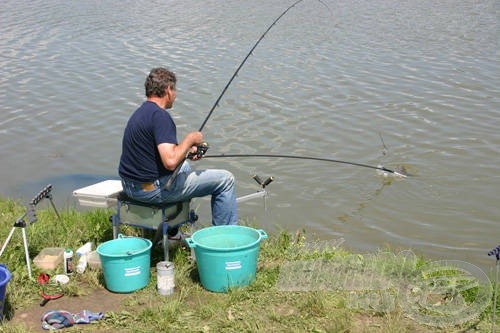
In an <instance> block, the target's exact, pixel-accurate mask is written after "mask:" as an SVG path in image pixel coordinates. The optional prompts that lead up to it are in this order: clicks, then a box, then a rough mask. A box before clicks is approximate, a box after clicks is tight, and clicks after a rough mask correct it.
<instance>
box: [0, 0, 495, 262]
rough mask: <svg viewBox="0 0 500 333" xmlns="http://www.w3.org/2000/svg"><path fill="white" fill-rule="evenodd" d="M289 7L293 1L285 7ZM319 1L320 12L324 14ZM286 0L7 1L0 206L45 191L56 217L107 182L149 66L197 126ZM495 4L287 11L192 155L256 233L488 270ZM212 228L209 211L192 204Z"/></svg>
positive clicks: (184, 124)
mask: <svg viewBox="0 0 500 333" xmlns="http://www.w3.org/2000/svg"><path fill="white" fill-rule="evenodd" d="M291 3H292V2H290V4H291ZM325 4H326V5H327V6H325ZM288 5H289V4H288V3H287V2H284V1H263V0H257V1H241V0H240V1H214V0H207V1H193V0H186V1H162V2H155V3H152V2H150V1H141V0H139V1H79V2H68V1H55V0H49V1H10V0H7V1H3V2H2V3H1V4H0V32H1V36H2V37H1V38H0V154H1V178H2V179H1V180H2V181H1V182H0V195H3V196H9V197H14V198H25V199H26V198H27V199H29V198H30V197H32V196H33V195H34V194H36V193H37V192H38V191H39V190H40V189H41V188H42V187H43V186H45V185H46V184H48V183H51V184H53V186H54V190H53V193H54V196H55V202H56V205H57V206H70V205H75V203H74V202H73V199H72V197H71V193H72V191H73V190H74V189H76V188H79V187H82V186H86V185H89V184H92V183H94V182H96V181H97V180H102V179H108V178H116V177H117V163H118V159H119V155H120V149H121V147H120V143H121V135H122V132H123V128H124V126H125V122H126V121H127V119H128V117H129V115H130V114H131V112H133V111H134V109H135V108H136V107H137V105H138V104H140V103H141V102H142V100H143V98H144V97H143V81H144V78H145V75H146V74H147V72H148V71H149V70H150V68H152V67H154V66H168V67H170V68H171V69H172V70H174V71H175V72H176V74H177V76H178V81H179V82H178V94H177V96H178V97H177V101H176V105H175V107H174V109H173V111H172V112H173V114H174V116H175V119H176V121H177V123H178V126H179V131H180V133H179V134H180V135H181V136H182V135H184V134H185V133H187V132H188V131H191V130H195V129H197V128H199V126H200V124H201V123H202V122H203V120H204V119H205V117H206V116H207V114H208V111H209V110H210V108H211V107H212V105H213V104H214V102H215V100H216V99H217V97H218V96H219V95H220V94H221V92H222V89H223V88H224V86H225V85H226V84H227V82H228V80H229V79H230V77H231V76H232V75H233V73H234V71H235V70H236V68H237V67H238V65H239V64H240V63H241V62H242V61H243V59H244V57H245V56H246V55H247V53H248V51H249V50H250V49H251V47H252V46H253V45H254V44H255V43H256V41H257V40H258V39H259V37H260V36H261V35H262V34H263V33H264V31H265V30H266V29H267V27H269V25H270V24H271V23H272V22H273V20H274V19H275V18H277V17H278V16H279V15H280V14H281V13H282V12H283V11H284V10H285V9H286V7H287V6H288ZM497 13H498V4H497V3H496V2H495V1H486V0H478V1H461V2H458V1H447V0H444V1H427V0H423V1H422V0H419V1H416V0H408V1H388V0H386V1H383V0H377V1H368V0H357V1H328V0H327V1H324V2H323V3H322V2H320V1H313V0H305V1H303V2H301V3H299V4H298V5H297V6H296V7H294V8H292V9H291V10H290V11H289V12H288V13H287V14H286V15H285V16H284V17H283V18H282V19H281V20H280V21H279V22H278V23H277V24H276V25H275V26H274V27H273V28H272V29H271V30H270V32H269V33H268V34H267V35H266V36H265V38H264V39H263V40H262V41H261V42H260V44H259V45H258V47H257V48H256V50H255V51H254V52H253V55H252V56H250V57H249V58H248V60H247V62H246V63H245V65H244V66H243V67H242V69H241V71H240V73H239V75H238V76H237V77H236V79H235V80H234V81H233V83H232V84H231V85H230V87H229V89H228V90H227V92H226V93H225V94H224V96H223V98H222V100H221V102H220V104H219V106H218V107H217V108H216V109H215V111H214V113H213V114H212V116H211V117H210V119H209V120H208V122H207V124H206V126H205V128H204V130H203V132H204V135H205V139H206V140H207V141H208V142H209V143H210V145H211V148H210V150H209V153H210V154H222V153H226V154H227V153H238V154H293V155H305V156H315V157H322V158H329V159H337V160H342V161H348V162H355V163H361V164H368V165H371V166H376V165H379V164H380V165H384V166H385V167H387V168H391V169H392V168H396V167H399V166H404V167H405V168H406V169H407V170H408V172H410V173H411V174H413V176H412V177H408V178H406V179H392V178H383V177H381V176H380V175H377V172H376V171H375V170H373V169H370V168H364V167H359V166H353V165H350V164H338V163H327V162H317V161H316V162H315V161H308V160H296V159H278V158H267V159H266V158H227V159H205V160H203V161H201V162H198V163H197V164H196V167H197V168H205V167H221V168H227V169H229V170H231V171H232V172H233V173H234V174H235V175H236V176H237V178H238V192H239V194H240V195H243V194H247V193H251V192H253V191H255V190H256V189H258V186H257V184H256V183H255V182H254V181H253V180H252V178H251V177H252V176H253V175H254V174H259V175H260V176H261V177H267V176H270V175H272V176H274V177H275V179H276V180H275V182H274V183H272V184H271V185H270V186H269V190H270V191H271V198H270V200H269V201H268V203H267V207H268V210H267V211H264V209H263V205H262V202H260V201H259V200H257V201H255V200H254V201H251V202H248V203H246V204H241V205H240V215H241V217H242V218H244V219H247V220H250V221H257V222H256V223H257V224H258V225H259V227H262V228H264V229H266V230H267V231H268V232H271V231H272V230H278V229H286V230H289V231H292V232H295V230H297V229H301V228H304V229H306V231H307V232H308V233H310V234H315V235H318V236H319V237H321V238H322V239H325V240H335V239H339V238H340V237H343V238H345V240H346V242H345V243H344V245H343V246H347V247H349V248H352V249H356V250H361V251H367V250H371V249H375V248H380V247H383V246H385V245H390V246H391V247H395V248H410V249H412V250H414V251H415V252H417V253H423V254H425V255H428V256H431V257H433V258H438V259H462V260H466V261H468V262H471V263H473V264H476V265H479V266H481V267H484V268H489V267H490V266H492V265H493V264H494V263H493V262H492V261H493V259H492V258H489V257H488V256H487V255H486V254H487V252H488V250H490V249H491V248H493V247H495V246H497V245H499V244H498V243H499V239H500V237H499V236H500V229H499V226H500V223H499V222H500V221H499V217H500V209H499V208H498V202H499V199H498V198H499V191H500V173H499V167H498V165H499V163H500V135H499V134H498V129H499V128H500V109H499V89H498V86H499V82H498V77H499V69H498V14H497ZM194 206H195V208H197V209H198V210H199V213H200V215H201V219H202V220H204V221H205V222H206V221H208V220H209V204H208V200H206V199H199V200H196V201H195V202H194Z"/></svg>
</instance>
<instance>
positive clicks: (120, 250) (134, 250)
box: [97, 234, 152, 293]
mask: <svg viewBox="0 0 500 333" xmlns="http://www.w3.org/2000/svg"><path fill="white" fill-rule="evenodd" d="M151 246H152V243H151V241H150V240H149V239H144V238H140V237H124V236H122V235H121V234H120V235H118V238H117V239H113V240H110V241H107V242H104V243H102V244H101V245H99V246H98V247H97V253H99V258H100V259H101V266H102V272H103V274H104V282H105V283H106V288H107V289H108V290H110V291H113V292H117V293H130V292H132V291H135V290H138V289H141V288H144V287H145V286H146V285H147V284H148V283H149V278H150V272H149V265H150V262H151Z"/></svg>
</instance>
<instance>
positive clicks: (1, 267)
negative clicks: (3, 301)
mask: <svg viewBox="0 0 500 333" xmlns="http://www.w3.org/2000/svg"><path fill="white" fill-rule="evenodd" d="M0 270H1V271H4V272H5V278H4V279H3V280H2V281H0V286H4V285H5V284H7V283H8V282H9V281H10V279H12V273H11V272H10V271H9V270H8V269H7V266H5V265H4V264H0Z"/></svg>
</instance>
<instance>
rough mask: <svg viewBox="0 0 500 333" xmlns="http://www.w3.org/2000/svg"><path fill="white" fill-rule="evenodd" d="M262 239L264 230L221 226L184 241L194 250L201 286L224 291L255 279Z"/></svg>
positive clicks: (264, 235) (195, 234)
mask: <svg viewBox="0 0 500 333" xmlns="http://www.w3.org/2000/svg"><path fill="white" fill-rule="evenodd" d="M266 238H267V234H266V233H265V231H264V230H256V229H253V228H249V227H244V226H237V225H224V226H213V227H208V228H205V229H201V230H198V231H196V232H195V233H194V234H193V236H192V237H190V238H188V239H186V242H187V243H188V245H189V247H191V248H193V249H194V253H195V256H196V264H197V266H198V273H199V276H200V281H201V284H202V285H203V287H204V288H205V289H207V290H210V291H215V292H226V291H228V290H229V289H230V288H234V287H242V286H246V285H247V284H249V283H250V282H252V281H253V280H254V279H255V272H256V269H257V259H258V256H259V249H260V241H261V240H262V239H266Z"/></svg>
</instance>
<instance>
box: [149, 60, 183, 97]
mask: <svg viewBox="0 0 500 333" xmlns="http://www.w3.org/2000/svg"><path fill="white" fill-rule="evenodd" d="M176 83H177V78H176V77H175V74H174V73H172V72H171V71H169V70H168V69H166V68H162V67H158V68H153V69H152V70H151V72H150V73H149V75H148V77H147V78H146V82H144V88H146V97H155V96H156V97H163V96H165V94H166V89H167V88H168V87H170V89H172V90H175V84H176Z"/></svg>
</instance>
